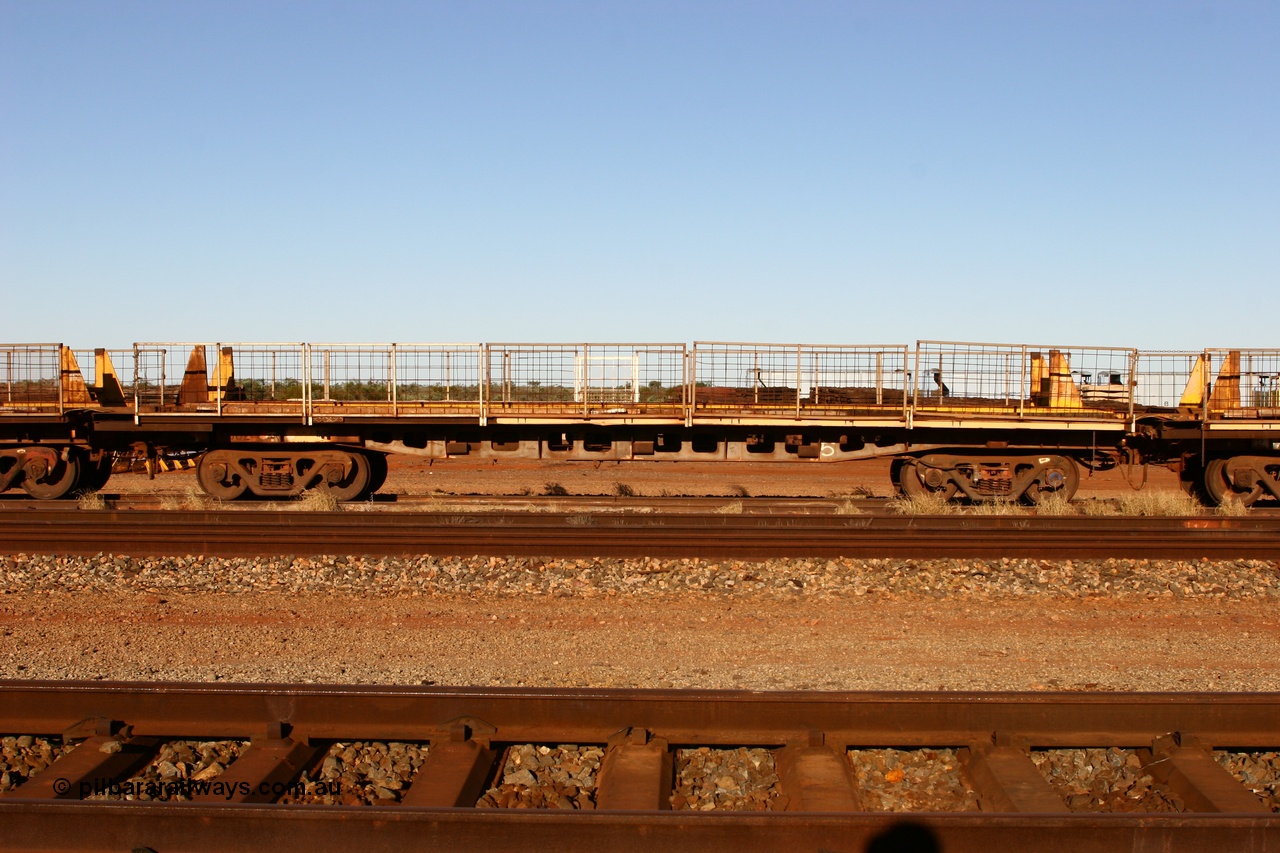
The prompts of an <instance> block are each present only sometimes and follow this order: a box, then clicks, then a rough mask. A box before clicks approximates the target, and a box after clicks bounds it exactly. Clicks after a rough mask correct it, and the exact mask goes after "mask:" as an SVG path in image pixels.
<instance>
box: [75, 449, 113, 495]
mask: <svg viewBox="0 0 1280 853" xmlns="http://www.w3.org/2000/svg"><path fill="white" fill-rule="evenodd" d="M114 461H115V457H113V456H112V454H110V453H103V454H102V455H101V456H100V457H98V460H97V461H96V462H95V461H94V460H92V459H90V458H89V457H88V456H87V455H86V456H82V457H81V458H80V481H79V482H78V483H77V484H76V490H77V491H81V492H96V491H98V490H99V489H101V488H102V487H103V486H105V485H106V484H107V480H109V479H111V464H112V463H113V462H114Z"/></svg>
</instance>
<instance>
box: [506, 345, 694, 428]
mask: <svg viewBox="0 0 1280 853" xmlns="http://www.w3.org/2000/svg"><path fill="white" fill-rule="evenodd" d="M684 353H685V349H684V345H683V344H490V345H489V347H488V361H487V364H488V371H487V372H488V397H487V400H488V404H489V407H490V410H491V411H493V410H495V409H497V410H505V411H509V412H514V411H528V412H537V413H551V412H566V413H574V414H578V413H581V414H582V415H583V416H588V415H591V414H593V413H609V412H613V413H639V414H645V413H668V414H670V413H678V412H679V411H681V409H682V406H683V400H684V394H685V387H684V386H685V381H684V362H685V357H684Z"/></svg>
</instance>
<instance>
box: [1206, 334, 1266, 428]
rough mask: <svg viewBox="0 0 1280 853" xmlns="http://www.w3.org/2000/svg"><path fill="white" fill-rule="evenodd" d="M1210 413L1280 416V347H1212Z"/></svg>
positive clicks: (1264, 418)
mask: <svg viewBox="0 0 1280 853" xmlns="http://www.w3.org/2000/svg"><path fill="white" fill-rule="evenodd" d="M1207 355H1208V356H1209V363H1210V368H1211V370H1210V373H1211V376H1212V380H1211V381H1212V384H1211V386H1210V389H1211V390H1210V393H1209V404H1208V416H1209V417H1210V418H1245V419H1258V420H1275V419H1276V418H1280V350H1278V349H1244V350H1228V349H1212V350H1209V351H1208V352H1207Z"/></svg>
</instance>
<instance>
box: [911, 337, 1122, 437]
mask: <svg viewBox="0 0 1280 853" xmlns="http://www.w3.org/2000/svg"><path fill="white" fill-rule="evenodd" d="M1134 358H1135V352H1134V350H1131V349H1122V348H1111V347H1063V346H1037V345H1030V344H1025V345H1024V344H984V343H969V342H955V341H921V342H920V343H919V344H917V347H916V353H915V359H914V361H915V365H914V367H915V369H914V373H915V377H914V393H913V405H914V407H915V409H916V411H917V412H919V413H923V414H929V413H946V414H948V415H953V416H954V415H961V416H963V415H993V416H1001V417H1017V418H1057V419H1060V418H1072V419H1075V418H1098V419H1115V418H1117V417H1119V416H1121V415H1127V414H1128V412H1129V409H1130V404H1131V397H1132V389H1131V387H1130V384H1129V383H1130V377H1131V375H1132V373H1133V362H1134Z"/></svg>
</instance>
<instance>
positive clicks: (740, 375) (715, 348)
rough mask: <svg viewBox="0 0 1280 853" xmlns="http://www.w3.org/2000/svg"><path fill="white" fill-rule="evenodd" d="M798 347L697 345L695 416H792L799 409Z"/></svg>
mask: <svg viewBox="0 0 1280 853" xmlns="http://www.w3.org/2000/svg"><path fill="white" fill-rule="evenodd" d="M800 362H801V359H800V347H799V346H796V345H794V344H752V343H722V342H704V341H698V342H696V343H694V345H693V380H694V388H693V391H692V396H693V405H694V408H695V410H697V411H700V412H707V413H711V412H715V413H726V414H727V413H743V414H748V413H753V414H765V415H792V416H794V415H795V414H797V413H798V411H799V408H800V399H801V392H800V384H801V381H802V380H801V364H800Z"/></svg>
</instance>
